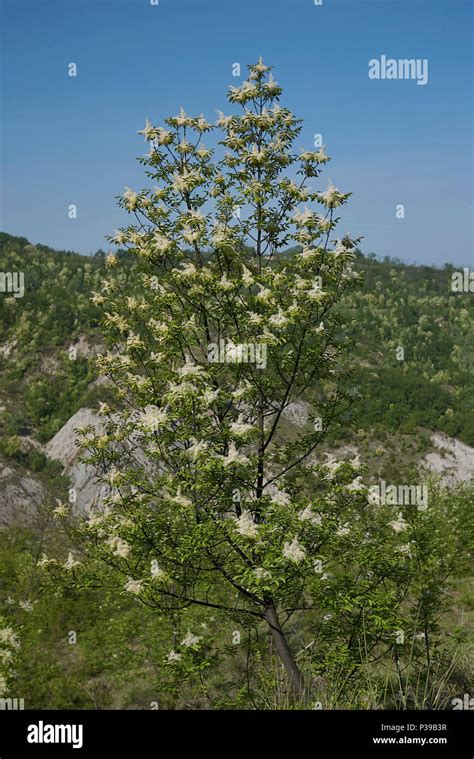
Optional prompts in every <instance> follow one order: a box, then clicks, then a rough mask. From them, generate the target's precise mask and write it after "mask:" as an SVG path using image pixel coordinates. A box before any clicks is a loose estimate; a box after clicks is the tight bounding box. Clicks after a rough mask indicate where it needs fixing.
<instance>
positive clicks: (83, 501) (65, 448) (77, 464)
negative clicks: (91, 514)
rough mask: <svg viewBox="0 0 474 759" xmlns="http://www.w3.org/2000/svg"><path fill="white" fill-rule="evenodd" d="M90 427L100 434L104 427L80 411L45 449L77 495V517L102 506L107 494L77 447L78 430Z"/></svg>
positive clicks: (89, 413)
mask: <svg viewBox="0 0 474 759" xmlns="http://www.w3.org/2000/svg"><path fill="white" fill-rule="evenodd" d="M89 425H91V426H92V427H93V428H94V429H95V430H97V431H99V430H100V429H103V426H104V423H103V421H102V420H101V419H100V417H98V416H97V414H96V413H95V411H93V410H92V409H89V408H82V409H79V411H77V412H76V413H75V414H74V416H72V417H71V418H70V419H68V421H67V422H66V424H65V425H64V426H63V427H61V429H60V430H59V431H58V432H57V433H56V434H55V436H54V437H53V438H52V439H51V440H50V441H49V443H47V445H46V447H45V453H46V455H47V456H49V458H52V459H55V460H56V461H59V462H60V463H61V464H62V465H63V467H64V474H65V475H66V476H67V477H68V478H69V481H70V487H71V488H74V490H75V491H76V501H75V504H74V511H76V512H77V513H83V512H84V511H86V510H87V509H88V508H90V507H91V506H94V505H97V504H99V503H100V502H101V500H102V498H103V496H104V495H105V494H106V488H105V486H103V485H101V484H100V483H98V482H97V480H96V476H95V470H94V468H93V467H92V466H89V465H88V464H85V463H84V462H83V461H80V457H81V455H82V451H81V450H80V448H79V447H78V445H77V434H76V432H75V430H77V429H78V428H79V427H86V426H89Z"/></svg>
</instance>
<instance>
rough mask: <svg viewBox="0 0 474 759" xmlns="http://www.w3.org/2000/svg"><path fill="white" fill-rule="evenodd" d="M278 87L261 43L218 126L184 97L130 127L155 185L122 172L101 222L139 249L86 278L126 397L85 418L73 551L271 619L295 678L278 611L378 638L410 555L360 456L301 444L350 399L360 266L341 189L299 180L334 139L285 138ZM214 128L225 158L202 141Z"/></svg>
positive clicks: (352, 639)
mask: <svg viewBox="0 0 474 759" xmlns="http://www.w3.org/2000/svg"><path fill="white" fill-rule="evenodd" d="M281 92H282V90H281V88H280V86H279V85H278V84H277V83H276V82H275V81H274V80H273V78H272V74H271V73H270V67H268V66H266V65H265V64H264V63H263V62H262V60H261V59H260V60H259V62H258V63H257V64H256V65H253V66H249V77H248V80H247V81H245V82H244V83H243V84H242V85H241V86H240V87H232V88H231V89H230V94H229V96H228V99H229V101H230V102H231V103H232V104H238V105H240V106H241V108H242V110H241V112H240V113H239V114H234V115H224V114H222V113H220V114H219V119H218V121H217V127H213V126H211V125H210V124H209V123H208V122H207V121H206V120H205V118H204V117H203V116H198V117H190V116H188V115H186V113H185V112H184V111H183V110H181V112H180V113H179V115H178V116H176V117H172V118H168V119H166V120H165V124H166V126H165V127H163V126H153V125H152V124H150V123H149V122H148V121H147V122H146V125H145V128H144V129H143V130H142V132H141V134H143V135H144V137H145V139H146V140H147V142H148V143H149V145H150V152H149V153H148V155H147V156H146V158H143V159H140V160H141V163H143V164H144V166H146V169H147V171H146V173H147V175H148V177H149V178H150V179H151V180H152V182H153V183H154V184H155V186H154V187H153V189H144V190H142V191H141V192H134V191H132V190H130V189H127V190H126V192H125V194H124V197H123V198H122V199H121V200H120V204H121V205H122V206H123V207H124V208H125V209H126V210H127V211H128V212H130V214H131V215H132V216H133V217H134V223H133V224H132V225H130V226H128V227H126V228H123V229H121V230H120V231H119V232H118V233H117V234H116V235H115V237H114V238H112V239H113V240H114V242H115V243H117V244H119V245H120V246H121V247H125V248H128V250H129V251H130V252H131V253H133V254H134V256H136V263H135V264H134V265H133V266H132V267H131V268H129V267H128V266H125V265H124V259H123V257H122V258H120V257H118V256H116V255H113V254H111V255H109V256H108V258H107V260H106V263H107V266H108V267H109V268H110V270H111V276H110V278H108V279H107V281H105V282H104V286H103V289H102V292H101V293H96V294H94V302H95V303H96V304H97V305H99V306H101V307H102V309H103V311H104V317H105V318H104V329H105V334H106V337H107V339H108V341H109V347H110V350H109V351H108V352H107V353H106V354H105V355H102V356H100V357H99V360H98V365H99V368H100V372H101V373H102V374H103V375H104V376H106V377H108V378H109V379H110V381H111V382H112V383H114V386H115V388H116V391H117V399H118V403H117V404H116V406H115V408H112V407H111V406H110V405H107V404H102V405H101V409H100V413H101V415H102V416H103V417H104V426H103V429H101V430H100V431H99V432H97V430H93V429H91V428H86V429H83V430H81V433H82V435H83V445H84V447H85V448H86V449H87V450H88V451H89V461H90V462H92V463H93V464H94V465H95V466H96V467H97V470H98V472H99V474H100V479H101V480H102V481H103V482H104V483H106V484H107V485H108V486H109V487H110V494H109V495H108V497H107V498H106V499H105V508H104V509H103V510H97V511H96V512H94V513H93V514H92V515H91V516H90V519H89V520H87V521H86V522H85V524H83V525H82V528H83V529H84V532H85V533H86V534H87V535H88V536H89V540H88V542H87V543H85V544H84V545H85V549H84V550H86V551H87V552H89V553H90V555H91V557H93V558H99V559H101V560H103V561H104V562H106V563H107V564H108V566H109V567H111V568H113V570H114V572H115V573H116V576H117V577H118V578H119V584H120V585H121V586H122V588H123V589H125V590H126V591H128V592H130V593H133V594H135V595H136V596H137V597H138V598H140V599H141V600H142V601H143V602H144V603H147V604H149V605H151V606H153V607H155V608H157V609H159V610H160V613H166V614H169V615H170V616H173V615H176V614H179V613H181V612H183V613H184V611H185V610H186V609H187V608H188V607H193V606H198V607H207V608H209V609H219V610H221V611H223V612H224V613H226V614H228V615H229V616H230V617H231V618H232V619H234V620H235V619H240V620H242V621H243V622H245V621H246V620H249V619H250V620H251V619H254V620H257V621H262V622H264V623H266V625H267V626H268V628H269V630H271V635H272V637H273V641H274V648H275V650H276V652H277V653H278V655H279V656H280V657H281V660H282V662H283V664H284V667H285V670H286V673H287V677H288V682H289V684H290V686H291V688H292V690H293V691H294V692H297V693H300V694H301V693H302V692H303V689H304V687H305V686H304V683H303V677H302V672H301V667H300V666H299V665H298V664H297V661H296V658H295V653H294V651H292V648H291V646H290V644H289V642H288V633H287V626H286V625H287V622H288V620H289V619H290V618H291V617H292V616H294V615H295V614H296V615H298V614H305V613H306V614H308V615H311V614H313V617H310V619H312V620H313V622H314V624H316V622H317V624H318V625H323V626H324V624H326V628H324V629H326V630H328V632H327V633H325V636H326V640H327V639H332V644H333V646H334V645H336V644H335V640H336V638H337V636H338V639H339V640H340V641H343V642H344V646H345V650H346V652H347V651H352V652H354V651H356V650H357V648H358V645H359V643H360V640H361V636H362V635H363V637H364V647H365V650H366V651H367V650H369V649H371V648H373V647H375V646H377V645H379V644H380V641H381V640H383V639H384V636H385V637H386V639H387V640H388V647H389V648H390V646H391V645H392V643H391V642H390V641H391V640H392V641H393V637H392V638H391V636H393V630H394V629H397V626H399V624H400V623H399V621H398V620H397V614H398V607H399V603H400V598H401V596H402V595H403V593H405V591H406V585H404V584H403V583H401V585H402V586H403V587H402V588H401V590H400V592H398V591H397V583H398V582H399V580H400V577H401V576H402V574H401V573H402V571H405V569H403V570H402V568H401V567H402V565H403V567H404V568H406V566H407V562H408V561H409V560H408V558H407V556H406V555H405V556H403V557H400V556H398V558H397V557H396V554H395V548H394V546H395V541H396V540H397V539H398V538H397V535H396V534H394V532H393V530H388V531H387V530H385V531H384V530H380V529H379V527H378V523H377V519H376V518H375V517H374V514H373V511H372V510H370V509H369V507H368V503H367V497H366V490H365V489H364V487H363V485H362V484H361V478H360V476H359V477H355V474H356V473H357V470H358V462H357V461H356V462H353V463H352V464H350V463H338V462H336V461H334V460H331V459H328V460H327V461H325V462H324V463H323V462H322V461H321V458H319V460H316V459H315V457H314V455H313V453H314V451H315V449H316V448H317V446H318V445H320V444H321V442H322V441H323V440H324V439H325V437H326V436H327V434H328V432H329V431H331V430H333V429H336V428H337V427H338V426H339V425H341V424H344V423H345V421H344V414H345V412H346V410H347V408H348V406H349V405H350V391H348V390H347V386H346V385H347V383H346V382H345V381H344V376H345V375H344V371H343V362H342V360H341V356H342V353H343V351H344V350H345V349H346V347H347V337H346V333H345V330H344V327H343V321H342V319H341V315H340V309H339V304H340V302H341V301H342V300H343V299H344V294H345V292H346V290H347V288H349V287H350V286H352V285H354V284H356V283H357V281H358V279H359V277H358V276H357V275H356V273H355V272H354V270H353V268H352V261H353V258H354V255H353V250H354V249H355V244H356V242H357V241H352V240H350V239H349V238H347V237H345V238H344V239H343V240H342V241H337V242H335V243H334V241H333V242H332V243H331V242H330V237H331V233H332V231H333V229H334V227H335V226H336V224H337V221H338V219H337V218H336V215H335V214H336V212H337V209H338V208H339V207H340V206H341V205H342V204H343V203H345V201H346V200H347V199H348V197H349V193H342V192H340V191H339V190H338V189H337V188H336V187H334V186H333V185H332V184H330V185H329V186H328V187H327V189H325V190H324V191H321V190H317V189H311V188H310V187H309V186H308V182H309V181H311V180H315V179H317V178H318V177H319V175H320V173H321V171H322V168H321V167H322V166H323V165H324V164H325V163H326V162H327V161H328V160H329V158H328V157H327V155H326V154H325V152H324V148H320V149H318V150H315V151H306V152H303V153H301V154H300V155H297V154H296V153H295V152H294V149H293V144H294V141H295V139H296V138H297V137H298V135H299V133H300V130H301V122H300V121H299V120H297V119H295V117H294V116H293V114H292V113H291V112H290V111H289V110H288V109H286V108H283V107H281V106H280V105H279V99H280V94H281ZM216 128H217V129H219V130H220V131H221V134H222V139H221V141H220V143H219V145H221V146H223V147H224V148H225V149H226V152H225V155H224V156H223V157H222V158H221V159H220V160H218V161H214V159H213V151H212V150H211V149H209V148H206V147H205V146H204V145H203V142H202V138H203V135H204V134H206V133H207V132H211V131H214V130H215V129H216ZM315 204H318V206H319V209H320V210H319V211H318V210H316V209H315V208H314V205H315ZM302 205H303V207H302ZM308 389H311V391H312V398H313V400H312V404H313V406H312V407H313V414H314V418H311V419H310V420H309V422H308V424H306V425H305V426H304V427H302V428H301V429H300V431H299V434H298V436H297V437H296V439H292V440H291V441H289V440H288V439H287V438H286V436H285V433H284V423H285V410H286V409H287V408H288V406H289V405H290V404H292V403H294V402H295V401H298V400H301V399H303V398H304V397H305V394H306V393H307V391H308ZM315 399H316V400H315ZM282 428H283V431H282ZM391 556H394V557H395V558H394V560H393V561H391V559H390V558H389V557H391ZM66 565H67V566H66V568H67V569H68V570H73V571H75V566H76V560H75V559H74V558H73V557H72V556H70V557H69V559H68V561H67V562H66ZM84 571H85V570H84ZM331 620H332V621H331ZM336 621H337V625H338V628H337V635H336V632H335V630H336V628H335V627H334V625H335V623H336ZM321 629H322V628H321ZM321 639H322V640H323V639H324V635H323V636H322V638H321ZM194 640H197V638H196V636H193V635H191V638H190V639H189V640H188V641H187V644H191V643H192V642H193V641H194ZM178 643H179V641H178ZM187 644H185V645H187ZM175 648H176V646H175ZM180 657H181V653H180V651H173V652H172V653H171V655H170V662H171V663H173V662H177V661H179V659H180Z"/></svg>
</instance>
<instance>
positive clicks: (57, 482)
mask: <svg viewBox="0 0 474 759" xmlns="http://www.w3.org/2000/svg"><path fill="white" fill-rule="evenodd" d="M121 255H122V258H123V261H124V265H125V266H130V265H131V264H130V262H129V258H128V256H127V255H126V254H121ZM356 265H357V268H358V269H359V270H362V271H364V273H365V284H364V287H363V288H362V289H361V290H360V291H356V292H355V293H354V294H353V295H351V300H350V301H349V302H348V303H346V304H345V306H344V308H345V314H344V315H345V318H346V320H347V322H348V323H349V325H350V334H351V338H352V340H353V341H354V349H353V350H352V351H351V357H352V364H351V366H350V369H351V370H352V373H353V385H354V389H355V390H354V395H355V396H356V400H355V402H354V405H353V407H352V410H351V413H350V416H349V417H348V419H347V427H346V428H345V429H343V430H341V431H339V432H338V433H337V436H335V437H333V439H332V440H331V441H330V442H331V445H332V446H333V447H334V448H336V449H337V448H338V447H340V448H341V451H342V452H343V453H344V451H345V450H350V451H352V452H353V453H355V452H356V451H357V452H359V453H361V456H362V459H363V460H364V461H365V462H366V463H367V466H368V468H369V473H370V475H373V476H379V477H381V476H383V477H392V478H393V477H398V478H400V477H402V476H403V474H404V473H405V472H408V471H410V469H411V468H412V467H413V465H415V464H417V463H419V462H420V461H421V460H422V459H423V460H424V459H425V457H427V459H426V461H427V462H428V465H429V466H430V468H432V469H433V470H434V471H439V472H441V473H442V472H443V471H444V469H448V468H449V467H451V470H452V467H453V466H454V468H455V469H456V466H457V463H456V459H454V464H453V460H452V456H451V458H449V456H448V458H447V459H446V466H444V465H443V461H444V458H443V456H445V453H443V451H442V450H441V451H440V447H441V449H442V448H443V445H442V443H441V442H440V441H441V440H443V439H444V440H445V441H448V447H449V445H451V447H453V446H454V447H456V445H461V444H463V445H464V446H467V448H465V449H464V453H463V456H464V459H466V458H467V465H466V463H465V461H464V463H463V467H464V468H463V469H462V471H463V472H464V473H466V472H469V471H470V472H471V473H472V472H473V471H474V464H473V463H472V457H471V456H470V454H469V451H470V450H471V447H472V446H474V414H473V404H474V402H473V397H474V393H473V389H474V351H473V348H474V329H473V327H474V312H473V310H472V301H471V296H470V295H469V293H466V294H460V293H452V292H451V290H450V282H451V274H452V272H453V271H454V269H453V267H451V266H448V265H446V266H445V267H444V268H443V269H436V268H432V267H427V266H407V265H405V264H403V263H401V262H400V261H393V260H388V259H387V260H384V261H378V260H377V259H376V258H375V257H374V256H368V257H365V256H363V255H362V254H360V253H359V254H358V257H357V261H356ZM0 270H1V271H5V272H15V271H22V272H24V277H25V295H24V297H23V298H14V297H13V296H12V295H10V294H8V293H5V294H2V295H1V296H0V327H1V342H0V454H1V456H2V458H3V460H4V462H5V463H4V467H5V468H6V469H5V471H7V470H8V472H9V475H8V478H7V477H6V476H5V477H2V478H1V480H0V483H3V485H2V484H0V487H1V488H3V492H4V495H5V494H6V493H7V492H8V493H10V495H9V496H8V500H9V501H11V499H12V498H13V500H18V499H20V501H21V502H23V495H22V493H23V491H24V490H25V487H26V492H29V490H28V488H30V489H31V488H32V489H33V491H34V493H36V495H34V494H33V491H32V495H31V500H33V501H34V502H36V500H37V497H36V496H37V494H38V493H39V492H41V488H43V487H46V488H47V490H49V491H51V492H53V493H54V494H56V495H58V494H60V493H64V489H65V487H66V484H67V482H66V479H64V478H62V477H61V476H60V475H61V472H62V467H63V466H64V465H65V474H66V475H68V476H69V477H70V478H71V477H72V480H73V481H74V482H76V481H77V482H82V478H83V476H84V473H83V472H82V470H81V467H82V465H81V464H79V463H77V462H76V458H77V452H75V450H74V434H73V426H74V425H71V424H67V423H68V420H69V419H71V417H73V415H74V414H77V412H79V411H80V409H91V410H93V409H94V408H96V407H97V405H98V401H99V399H100V400H104V397H105V395H106V394H107V388H106V387H105V386H104V385H103V384H100V383H99V382H98V381H97V379H96V377H95V374H94V367H93V358H94V355H95V353H97V351H98V350H100V346H101V333H100V313H99V311H98V309H97V308H96V307H95V306H94V305H93V304H92V303H91V301H90V293H91V292H92V291H93V290H97V289H99V283H100V280H101V278H102V277H103V275H104V272H105V266H104V253H103V252H102V251H98V253H97V254H96V255H95V256H91V257H86V256H81V255H79V254H77V253H73V252H68V251H55V250H53V249H52V248H49V247H47V246H43V245H32V244H31V243H29V242H28V240H26V239H25V238H22V237H12V236H10V235H7V234H4V233H2V234H0ZM399 347H402V348H403V349H404V360H402V361H400V360H398V359H397V349H399ZM398 355H400V354H398ZM311 400H312V393H311V392H309V393H308V395H307V397H306V398H305V399H302V400H301V401H299V402H298V404H295V405H294V407H293V408H292V407H290V408H288V410H287V412H286V414H285V425H286V430H285V431H286V433H287V434H288V435H289V436H290V437H291V434H292V429H293V430H294V431H295V432H296V430H297V428H300V427H301V426H305V425H306V424H308V423H309V422H308V410H309V409H310V408H311ZM81 413H83V414H84V413H86V412H85V411H84V412H81ZM87 413H91V412H87ZM64 425H66V427H64ZM63 427H64V430H62V428H63ZM61 430H62V432H60V431H61ZM58 433H59V440H60V441H61V445H62V446H63V448H64V454H63V455H62V456H61V455H58V444H56V445H54V443H53V444H50V443H49V441H51V440H52V438H53V437H54V436H55V435H57V434H58ZM440 435H444V436H448V437H444V438H442V437H440ZM450 441H451V442H450ZM456 441H459V443H457V442H456ZM347 446H349V449H347ZM445 447H446V445H444V448H445ZM68 451H69V453H68ZM466 451H467V453H466ZM64 457H66V460H65V458H64ZM68 457H69V458H68ZM466 467H467V468H466ZM14 472H17V482H16V484H15V477H14V474H13V473H14ZM451 476H452V471H451ZM463 476H464V475H463ZM7 482H8V483H9V485H8V487H9V488H10V490H8V491H7V490H6V489H5V488H6V483H7ZM22 483H23V484H22ZM25 483H27V485H26V486H25ZM32 483H33V484H32ZM12 487H15V488H16V489H17V490H15V493H17V494H16V495H14V496H13V495H12V492H13V491H12ZM90 487H92V486H91V485H90V486H89V489H86V495H84V496H83V497H82V499H83V503H82V505H86V503H88V502H89V501H90ZM17 491H18V492H17ZM27 500H28V499H27Z"/></svg>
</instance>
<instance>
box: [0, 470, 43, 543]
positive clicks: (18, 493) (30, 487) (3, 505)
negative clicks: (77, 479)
mask: <svg viewBox="0 0 474 759" xmlns="http://www.w3.org/2000/svg"><path fill="white" fill-rule="evenodd" d="M45 495H46V493H45V490H44V488H43V486H42V485H41V483H39V482H38V481H37V480H35V479H34V476H33V475H30V473H29V472H26V473H22V472H20V471H17V470H16V469H15V468H14V467H13V466H12V465H11V464H6V462H5V461H4V460H3V459H1V458H0V529H3V528H5V527H8V526H10V525H11V524H17V525H31V524H32V523H33V522H34V521H35V518H36V515H37V511H38V508H39V507H40V506H41V505H42V503H43V501H44V497H45Z"/></svg>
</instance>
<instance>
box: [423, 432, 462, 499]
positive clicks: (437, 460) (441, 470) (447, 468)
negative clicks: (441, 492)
mask: <svg viewBox="0 0 474 759" xmlns="http://www.w3.org/2000/svg"><path fill="white" fill-rule="evenodd" d="M431 442H432V443H433V445H434V446H435V447H436V448H437V449H438V450H439V452H438V451H433V453H428V454H427V455H426V456H425V458H424V464H425V466H426V467H427V468H428V469H429V470H430V471H432V472H435V473H436V474H440V475H441V482H442V483H443V485H446V486H448V487H452V486H454V485H457V484H458V483H460V482H469V480H472V479H473V478H474V448H471V447H470V446H469V445H466V443H462V442H461V441H460V440H457V439H456V438H451V437H449V436H448V435H445V434H444V433H443V432H435V433H433V435H431Z"/></svg>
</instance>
